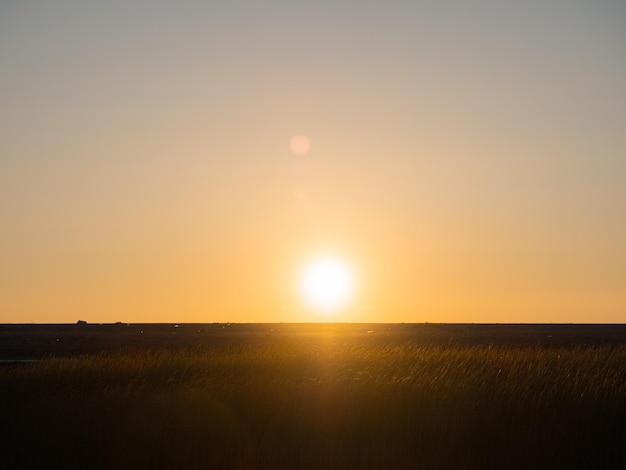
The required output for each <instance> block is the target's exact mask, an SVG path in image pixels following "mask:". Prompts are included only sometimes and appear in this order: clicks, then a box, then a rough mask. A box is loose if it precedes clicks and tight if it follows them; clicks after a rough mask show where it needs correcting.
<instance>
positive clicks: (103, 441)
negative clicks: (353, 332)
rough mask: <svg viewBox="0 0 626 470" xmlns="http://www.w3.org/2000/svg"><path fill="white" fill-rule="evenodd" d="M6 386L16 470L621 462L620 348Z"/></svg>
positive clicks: (87, 370) (313, 359) (272, 349)
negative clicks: (38, 469) (44, 469)
mask: <svg viewBox="0 0 626 470" xmlns="http://www.w3.org/2000/svg"><path fill="white" fill-rule="evenodd" d="M0 383H1V384H2V388H1V394H0V400H1V401H0V403H1V404H0V410H1V416H3V420H2V425H1V426H2V432H3V433H4V435H5V437H4V438H3V439H4V441H3V444H2V447H3V448H4V457H3V459H4V462H5V463H6V462H8V463H9V464H8V466H7V468H12V467H20V468H21V467H27V468H28V467H40V466H41V465H42V464H46V465H45V466H47V467H55V466H58V467H67V466H78V467H80V466H84V468H87V467H90V468H198V469H200V468H557V467H560V468H565V467H569V468H572V467H579V468H582V467H589V468H591V467H595V468H606V467H615V468H618V467H619V466H621V465H622V464H623V463H625V462H626V451H625V450H624V448H623V442H626V348H624V347H619V348H610V347H603V348H586V349H549V348H539V347H537V348H503V347H485V346H475V347H464V348H455V347H450V348H446V347H428V348H423V347H417V346H413V345H402V344H395V345H394V344H389V345H367V344H349V343H343V342H341V341H340V340H333V341H331V340H328V339H327V338H319V340H317V341H312V340H308V341H302V342H296V343H290V344H286V343H283V344H279V343H275V344H272V343H267V344H261V345H253V344H245V343H241V344H232V345H229V346H226V347H220V348H208V349H198V350H194V351H152V352H139V353H137V352H132V353H131V352H128V353H119V354H106V355H105V354H100V355H88V356H79V357H71V358H51V359H47V360H44V361H42V362H40V363H37V364H32V365H25V366H19V367H10V368H9V367H6V368H4V369H2V370H0ZM0 468H1V467H0Z"/></svg>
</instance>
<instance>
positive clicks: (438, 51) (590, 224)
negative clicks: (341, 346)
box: [0, 0, 626, 323]
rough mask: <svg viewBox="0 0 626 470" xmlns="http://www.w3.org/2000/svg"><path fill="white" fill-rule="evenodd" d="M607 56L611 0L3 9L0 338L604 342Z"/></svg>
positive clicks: (613, 264)
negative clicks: (523, 331) (233, 328)
mask: <svg viewBox="0 0 626 470" xmlns="http://www.w3.org/2000/svg"><path fill="white" fill-rule="evenodd" d="M624 50H626V4H624V3H622V2H616V1H610V0H601V1H593V2H592V1H586V0H571V1H565V0H555V1H551V2H540V1H528V2H491V1H487V0H477V1H441V2H426V1H416V2H402V1H395V0H391V1H386V2H375V1H365V2H355V1H333V2H331V1H326V0H320V1H317V2H304V1H297V2H293V1H292V2H287V1H280V0H275V1H267V2H266V1H255V2H251V1H242V2H215V1H211V2H194V1H179V2H164V1H150V2H148V1H130V2H119V1H112V2H99V3H92V2H78V1H69V0H59V1H56V2H40V1H33V2H4V3H3V4H2V5H0V67H1V69H2V86H1V87H0V99H1V101H2V103H3V104H2V107H1V108H0V155H1V157H0V323H30V322H37V323H63V322H75V321H76V320H78V319H84V320H87V321H89V322H114V321H125V322H170V321H171V322H237V321H241V322H279V321H284V322H297V321H328V320H332V321H358V322H425V321H426V322H449V323H451V322H475V323H480V322H500V323H519V322H521V323H524V322H528V323H622V322H624V320H625V318H626V244H625V243H624V240H626V151H625V143H626V142H625V139H626V132H625V129H624V126H625V123H626V87H625V86H624V84H625V83H626V54H624ZM320 259H332V260H336V261H337V264H341V265H342V266H344V265H345V266H347V267H348V269H347V270H346V272H349V274H347V275H345V276H344V275H343V274H341V275H340V276H339V275H338V274H337V272H335V274H337V275H338V276H339V277H340V278H341V279H343V281H342V282H345V283H346V284H349V285H350V289H352V288H353V287H354V289H353V290H354V292H352V290H350V292H349V293H350V296H348V295H347V292H348V290H346V292H343V293H342V292H338V293H337V292H335V295H336V297H333V298H330V300H329V296H328V293H327V292H326V293H324V294H321V296H320V297H319V298H318V299H313V301H312V302H309V303H307V301H305V300H303V298H302V296H301V295H300V293H299V291H298V289H299V285H300V284H299V283H301V279H302V276H303V274H302V273H303V272H307V271H306V270H307V266H310V265H316V264H315V263H316V260H320ZM334 262H335V261H333V263H334ZM331 264H332V263H331ZM332 275H333V272H332V271H330V272H327V273H326V274H322V275H321V276H318V278H319V277H321V278H322V279H328V277H329V276H330V277H332ZM341 276H344V277H341ZM353 284H354V286H353ZM320 286H321V288H324V286H323V283H322V284H321V285H313V287H311V288H310V289H309V291H307V292H310V291H312V292H316V291H317V290H318V289H319V288H320ZM314 295H315V294H314ZM336 299H339V300H341V302H338V303H337V302H336ZM316 303H317V304H321V305H324V308H326V306H328V305H333V306H335V305H337V306H340V307H341V308H339V307H337V309H336V311H334V312H333V313H332V315H330V316H329V314H328V313H327V312H326V311H325V312H323V313H320V310H319V309H316V308H315V307H312V306H314V305H316Z"/></svg>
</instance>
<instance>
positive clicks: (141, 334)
mask: <svg viewBox="0 0 626 470" xmlns="http://www.w3.org/2000/svg"><path fill="white" fill-rule="evenodd" d="M321 338H324V340H325V341H338V342H342V343H350V344H368V345H384V344H393V345H399V344H405V345H406V344H411V345H415V346H422V347H429V346H452V347H453V346H456V347H465V346H490V345H491V346H508V347H530V346H540V347H566V348H571V347H588V346H619V345H626V324H622V325H560V324H557V325H527V324H523V325H513V324H435V323H432V324H429V323H420V324H384V323H371V324H367V323H345V324H342V323H319V324H317V323H310V324H294V323H276V324H271V323H262V324H251V323H228V324H226V323H225V324H220V323H198V324H190V323H188V324H179V325H177V324H171V323H170V324H154V323H153V324H126V323H116V324H69V325H67V324H66V325H0V359H2V360H13V359H40V358H42V357H51V356H71V355H76V354H93V353H101V352H106V351H108V352H112V351H127V350H135V349H139V350H144V351H145V350H155V349H170V350H171V349H197V348H206V347H219V346H228V345H233V344H238V345H242V344H263V343H268V344H272V343H290V342H297V343H301V342H303V341H304V342H306V341H311V342H316V341H318V340H320V339H321Z"/></svg>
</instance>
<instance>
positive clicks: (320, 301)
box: [299, 256, 355, 315]
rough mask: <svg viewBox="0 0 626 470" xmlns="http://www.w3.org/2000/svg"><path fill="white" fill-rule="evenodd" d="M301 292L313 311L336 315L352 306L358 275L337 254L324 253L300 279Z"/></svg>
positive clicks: (307, 266) (307, 267)
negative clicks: (355, 275) (334, 255)
mask: <svg viewBox="0 0 626 470" xmlns="http://www.w3.org/2000/svg"><path fill="white" fill-rule="evenodd" d="M299 289H300V294H301V296H302V298H303V300H304V301H305V302H306V303H307V305H308V306H309V307H311V308H312V309H313V310H315V311H317V312H319V313H321V314H323V315H332V314H335V313H338V312H339V311H341V310H344V309H345V308H347V307H348V306H349V304H350V303H351V301H352V300H353V297H354V291H355V281H354V275H353V273H352V272H351V270H350V268H349V267H348V265H347V264H346V263H345V262H343V261H342V260H340V259H338V258H335V257H333V256H320V257H318V258H315V259H314V260H312V261H311V262H310V263H309V264H307V265H306V266H305V267H304V269H303V271H302V274H301V275H300V280H299Z"/></svg>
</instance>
